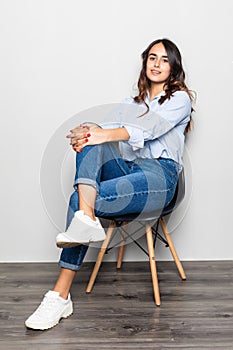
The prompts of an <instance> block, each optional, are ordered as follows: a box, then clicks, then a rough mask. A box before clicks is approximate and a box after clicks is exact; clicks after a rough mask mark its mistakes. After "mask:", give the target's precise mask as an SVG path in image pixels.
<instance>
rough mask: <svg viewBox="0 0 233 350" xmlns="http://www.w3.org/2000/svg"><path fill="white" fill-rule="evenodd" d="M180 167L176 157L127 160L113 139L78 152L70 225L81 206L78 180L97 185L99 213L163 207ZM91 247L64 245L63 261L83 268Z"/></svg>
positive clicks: (69, 214) (148, 210)
mask: <svg viewBox="0 0 233 350" xmlns="http://www.w3.org/2000/svg"><path fill="white" fill-rule="evenodd" d="M178 169H179V165H178V164H177V163H176V162H175V161H173V160H172V159H165V158H159V159H137V160H136V161H133V162H132V161H125V160H124V159H122V158H121V156H120V154H119V152H118V150H117V149H116V147H115V145H114V144H113V143H105V144H102V145H96V146H87V147H84V149H83V151H82V152H81V153H77V156H76V174H75V180H74V188H75V191H74V193H73V194H72V195H71V197H70V202H69V208H68V212H67V227H68V226H69V224H70V222H71V220H72V218H73V216H74V213H75V212H76V211H77V210H79V198H78V191H77V185H78V184H88V185H91V186H93V187H95V188H96V190H97V197H96V202H95V215H96V216H97V217H106V218H107V217H115V216H120V215H126V214H138V213H142V212H144V213H146V212H152V211H157V210H161V211H162V209H163V208H164V207H165V206H167V205H168V204H169V202H170V201H171V199H172V198H173V196H174V192H175V188H176V184H177V181H178ZM87 249H88V246H86V245H79V246H76V247H72V248H64V249H63V250H62V253H61V257H60V260H59V265H60V266H61V267H64V268H68V269H71V270H74V271H77V270H79V269H80V268H81V265H82V262H83V259H84V257H85V255H86V252H87Z"/></svg>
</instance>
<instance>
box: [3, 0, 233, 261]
mask: <svg viewBox="0 0 233 350" xmlns="http://www.w3.org/2000/svg"><path fill="white" fill-rule="evenodd" d="M232 13H233V3H232V1H231V0H222V1H221V2H217V1H201V0H195V1H187V0H175V1H171V0H168V1H159V0H156V1H155V0H153V1H151V0H145V1H135V0H118V1H111V0H110V1H109V0H99V1H94V0H93V1H86V2H84V1H77V0H76V1H74V0H40V1H39V0H21V1H17V0H5V1H3V0H1V1H0V43H1V44H0V45H1V46H0V50H1V53H0V62H1V64H0V97H1V104H0V113H1V114H0V115H1V135H0V142H1V145H0V154H1V155H0V166H1V197H0V198H1V244H0V261H2V262H8V261H56V260H57V258H58V257H59V250H58V249H57V248H56V246H55V243H54V242H55V236H56V235H57V233H58V231H59V228H60V226H63V225H64V222H65V216H66V204H67V203H66V201H67V198H68V195H69V193H70V191H72V186H71V185H72V177H73V175H72V167H73V153H72V152H71V151H67V147H68V146H66V145H67V140H65V135H66V130H64V127H63V126H64V125H65V126H66V121H67V120H70V118H71V117H73V116H74V115H76V114H77V113H79V112H80V111H83V110H86V109H88V108H91V107H93V106H96V105H102V104H111V103H118V102H120V101H121V100H122V99H123V98H124V97H127V96H130V95H132V94H133V91H134V90H133V88H134V86H135V84H136V83H137V79H138V74H139V70H140V67H141V58H140V55H141V53H142V51H143V50H144V49H145V48H146V47H147V45H148V44H149V43H150V42H151V41H152V40H154V39H157V38H159V37H168V38H170V39H171V40H173V41H174V42H175V43H176V44H177V45H178V47H179V48H180V51H181V53H182V56H183V63H184V68H185V70H186V74H187V83H188V86H189V87H190V88H191V89H192V90H194V91H196V92H197V102H196V106H195V109H196V112H195V113H194V115H193V116H194V130H193V131H192V133H191V134H190V135H189V136H188V139H187V144H186V149H185V157H184V158H185V163H186V171H187V185H188V188H187V198H186V200H185V202H184V204H183V206H181V208H180V209H179V210H178V211H177V213H176V215H175V216H174V218H171V221H170V222H169V226H170V228H171V230H172V238H173V240H174V243H175V245H176V248H177V250H178V252H179V255H180V258H181V259H184V260H204V259H232V257H233V253H232V246H233V238H232V224H231V219H232V203H231V198H232V192H233V190H232V168H233V166H232V157H231V150H232V142H233V141H232V135H231V134H232V116H233V115H232V106H231V104H232V81H233V74H232V72H233V47H232V36H231V33H232V27H233V23H232ZM72 120H73V119H71V121H72ZM64 123H65V124H64ZM56 130H60V131H61V133H60V134H59V135H60V137H61V139H62V141H61V143H59V144H58V142H59V141H58V139H57V136H56V137H55V136H54V135H56ZM63 130H64V131H63ZM67 132H68V130H67ZM63 134H64V135H63ZM51 140H52V141H54V140H55V146H56V142H57V147H58V149H59V152H60V148H59V147H60V146H62V147H63V145H64V154H63V153H62V152H61V153H59V152H58V153H56V152H55V154H54V159H52V160H51V161H55V162H56V157H58V158H59V157H60V158H59V159H60V160H61V157H62V167H61V169H60V170H59V173H58V174H56V173H55V177H56V175H57V179H56V180H55V179H54V183H53V175H54V174H51V173H49V168H48V174H46V168H45V169H43V174H42V175H43V179H44V178H45V177H46V175H47V176H48V181H50V182H49V186H51V188H53V187H54V190H56V191H61V192H62V195H63V197H64V200H63V201H57V200H54V208H56V209H54V214H53V215H55V219H54V218H51V214H50V213H49V212H48V208H46V203H44V202H43V197H42V195H43V193H42V195H41V192H43V189H42V190H41V167H42V163H43V160H44V157H45V156H46V155H47V154H48V153H46V152H48V148H49V147H48V145H50V142H51ZM53 145H54V142H53ZM49 149H50V148H49ZM60 160H59V161H60ZM42 187H43V186H42ZM51 193H52V192H51ZM56 215H57V218H56ZM60 222H61V224H60ZM115 254H116V252H113V254H111V255H110V256H109V257H108V259H109V260H114V259H115ZM95 255H96V251H95V250H90V252H89V254H88V256H87V259H89V260H92V259H93V258H94V257H95ZM125 258H126V259H127V260H140V259H147V258H146V257H145V256H144V255H143V254H141V253H140V252H139V251H138V250H137V249H136V248H135V247H132V246H129V247H128V249H127V251H126V255H125ZM158 258H159V259H170V255H169V253H168V252H167V251H165V250H164V249H160V247H158Z"/></svg>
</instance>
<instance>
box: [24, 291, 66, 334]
mask: <svg viewBox="0 0 233 350" xmlns="http://www.w3.org/2000/svg"><path fill="white" fill-rule="evenodd" d="M72 313H73V303H72V300H71V298H70V294H69V296H68V299H67V300H65V299H63V298H61V297H60V295H59V292H54V291H51V290H50V291H49V292H47V293H46V294H45V296H44V299H43V300H42V302H41V304H40V306H39V307H38V308H37V309H36V311H35V312H34V313H33V314H32V315H31V316H30V317H29V318H28V319H27V320H26V321H25V325H26V327H28V328H32V329H39V330H45V329H49V328H52V327H54V326H56V324H58V323H59V321H60V319H61V318H67V317H68V316H70V315H71V314H72Z"/></svg>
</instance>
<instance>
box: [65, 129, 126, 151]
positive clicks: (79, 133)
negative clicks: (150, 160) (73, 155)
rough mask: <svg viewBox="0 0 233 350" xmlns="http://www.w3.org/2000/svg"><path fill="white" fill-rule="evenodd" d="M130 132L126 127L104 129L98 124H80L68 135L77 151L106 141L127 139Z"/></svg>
mask: <svg viewBox="0 0 233 350" xmlns="http://www.w3.org/2000/svg"><path fill="white" fill-rule="evenodd" d="M129 137H130V136H129V133H128V132H127V130H126V128H124V127H122V128H115V129H102V128H100V127H99V126H97V125H96V124H88V123H87V124H86V123H85V125H80V126H78V127H76V128H74V129H73V130H71V133H70V134H69V135H67V138H70V139H71V142H70V144H71V145H72V147H73V149H74V150H75V151H76V152H82V149H83V147H85V146H91V145H99V144H102V143H105V142H114V141H127V140H129Z"/></svg>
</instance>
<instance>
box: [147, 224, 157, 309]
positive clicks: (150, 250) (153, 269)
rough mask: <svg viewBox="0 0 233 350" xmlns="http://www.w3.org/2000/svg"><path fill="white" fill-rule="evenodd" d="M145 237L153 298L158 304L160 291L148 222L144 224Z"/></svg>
mask: <svg viewBox="0 0 233 350" xmlns="http://www.w3.org/2000/svg"><path fill="white" fill-rule="evenodd" d="M146 239H147V245H148V253H149V258H150V269H151V277H152V284H153V290H154V298H155V303H156V305H157V306H159V305H160V292H159V283H158V276H157V269H156V260H155V250H154V245H153V237H152V230H151V227H150V225H148V224H147V225H146Z"/></svg>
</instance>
